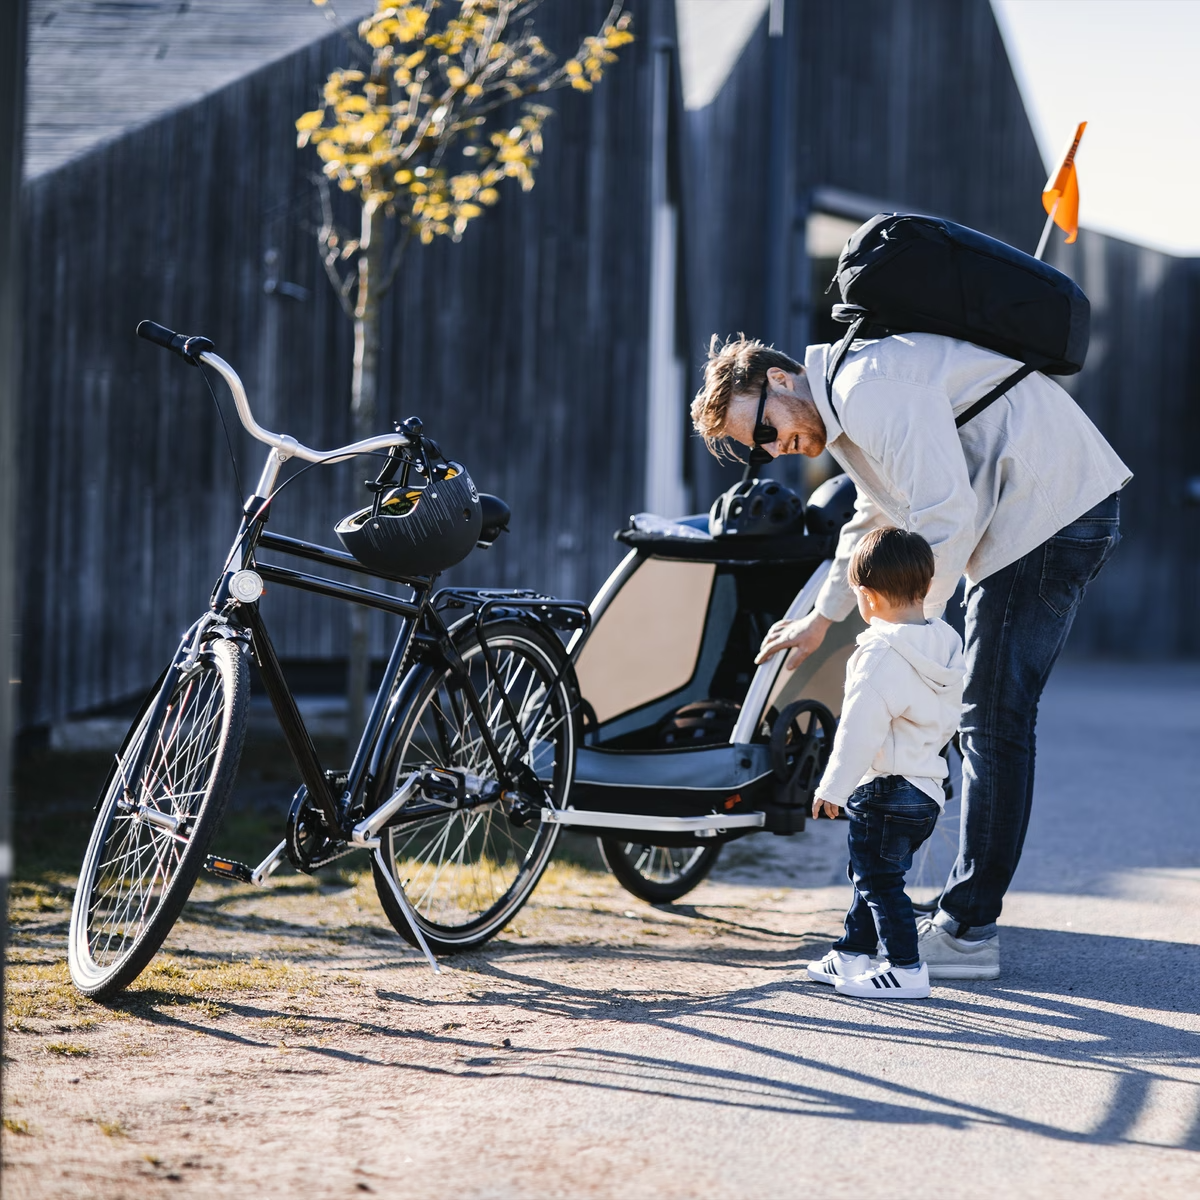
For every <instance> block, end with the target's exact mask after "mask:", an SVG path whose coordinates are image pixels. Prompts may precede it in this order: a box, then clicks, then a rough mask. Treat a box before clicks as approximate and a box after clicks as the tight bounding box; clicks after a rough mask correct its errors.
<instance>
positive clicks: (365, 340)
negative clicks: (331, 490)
mask: <svg viewBox="0 0 1200 1200" xmlns="http://www.w3.org/2000/svg"><path fill="white" fill-rule="evenodd" d="M383 240H384V215H383V212H382V210H381V209H378V208H374V207H367V206H364V207H363V214H362V235H361V242H360V254H359V259H358V289H357V294H356V301H357V302H356V304H355V306H354V378H353V382H352V384H351V390H350V415H351V423H352V428H353V434H354V440H355V441H358V440H359V439H360V438H367V437H371V436H372V435H373V434H376V433H378V432H379V430H378V429H377V428H376V408H377V405H376V401H377V399H378V395H379V296H378V294H377V293H378V290H379V285H380V282H381V280H382V274H383ZM372 474H377V472H372ZM369 617H370V612H369V610H368V609H365V608H363V607H362V606H361V605H358V604H354V605H351V606H350V653H349V660H348V662H347V670H346V753H347V758H350V757H352V756H353V754H354V748H355V746H356V745H357V741H358V738H359V736H360V734H361V733H362V729H363V725H364V724H365V722H366V698H367V684H368V675H369V671H370V660H369V657H368V655H369V650H370V646H369V641H368V639H369V634H370V626H369V623H368V620H369Z"/></svg>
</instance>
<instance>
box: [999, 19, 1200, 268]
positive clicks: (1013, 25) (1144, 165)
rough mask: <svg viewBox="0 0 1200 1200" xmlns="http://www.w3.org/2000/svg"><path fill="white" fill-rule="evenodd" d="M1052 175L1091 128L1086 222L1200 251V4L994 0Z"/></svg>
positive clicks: (1084, 148) (1082, 173)
mask: <svg viewBox="0 0 1200 1200" xmlns="http://www.w3.org/2000/svg"><path fill="white" fill-rule="evenodd" d="M992 7H993V9H994V10H995V12H996V16H997V19H998V20H999V23H1000V29H1001V31H1002V33H1003V34H1004V40H1005V43H1006V45H1007V46H1008V51H1009V57H1010V59H1011V60H1012V63H1013V69H1014V71H1015V72H1016V76H1017V82H1018V83H1019V84H1020V87H1021V92H1022V95H1023V96H1024V97H1025V107H1026V109H1027V110H1028V112H1029V117H1030V120H1031V121H1032V123H1033V129H1034V133H1035V135H1036V136H1037V139H1038V145H1039V146H1040V147H1041V150H1042V157H1043V158H1044V159H1045V160H1046V165H1047V169H1049V166H1050V164H1051V163H1052V162H1053V161H1055V160H1056V159H1057V158H1058V156H1059V154H1060V153H1061V152H1062V150H1063V148H1064V144H1065V143H1066V141H1067V140H1068V138H1069V137H1070V136H1071V134H1073V133H1074V131H1075V126H1076V125H1077V124H1078V123H1079V122H1080V121H1087V122H1088V128H1087V133H1086V134H1084V138H1083V142H1082V143H1081V145H1080V148H1079V153H1078V155H1077V156H1076V159H1075V161H1076V163H1077V165H1078V168H1079V195H1080V201H1079V223H1080V224H1081V225H1084V226H1086V227H1087V228H1089V229H1097V230H1100V231H1102V232H1104V233H1112V234H1115V235H1116V236H1117V237H1122V238H1126V239H1128V240H1129V241H1133V242H1140V243H1142V244H1143V245H1147V246H1154V247H1156V248H1158V249H1160V250H1167V251H1170V252H1171V253H1174V254H1189V255H1200V125H1198V122H1200V0H992Z"/></svg>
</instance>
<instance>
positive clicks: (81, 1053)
mask: <svg viewBox="0 0 1200 1200" xmlns="http://www.w3.org/2000/svg"><path fill="white" fill-rule="evenodd" d="M46 1052H47V1053H48V1054H62V1055H65V1056H67V1057H68V1058H87V1057H88V1055H89V1054H91V1051H90V1050H89V1049H88V1048H87V1047H86V1046H79V1045H76V1043H74V1042H47V1043H46Z"/></svg>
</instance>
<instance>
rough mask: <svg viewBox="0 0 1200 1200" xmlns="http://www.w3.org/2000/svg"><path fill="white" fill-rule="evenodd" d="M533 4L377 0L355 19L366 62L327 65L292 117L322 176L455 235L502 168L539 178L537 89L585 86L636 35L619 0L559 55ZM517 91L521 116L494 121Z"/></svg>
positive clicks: (494, 195)
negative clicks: (311, 95)
mask: <svg viewBox="0 0 1200 1200" xmlns="http://www.w3.org/2000/svg"><path fill="white" fill-rule="evenodd" d="M313 2H314V3H316V4H322V3H324V2H325V0H313ZM536 4H537V0H446V2H445V3H442V2H441V0H407V2H406V0H377V5H376V9H375V12H374V13H372V14H371V16H369V17H367V18H366V19H365V20H363V21H362V22H361V23H360V25H359V27H358V34H359V37H360V38H361V39H362V41H363V42H364V43H366V45H367V47H369V49H370V54H371V65H370V68H369V69H368V70H362V71H357V70H350V71H334V72H333V73H332V74H331V75H330V76H329V78H328V79H327V80H326V82H325V88H324V95H323V99H324V104H323V106H322V107H321V108H318V109H315V110H313V111H312V112H306V113H304V114H303V115H301V116H300V117H299V119H298V120H297V121H296V132H297V142H298V144H299V145H301V146H305V145H308V144H310V143H311V144H312V145H313V146H314V147H315V149H316V152H317V154H318V155H319V157H320V159H321V161H322V163H323V171H324V174H325V176H326V177H327V178H328V179H329V180H330V181H331V182H332V183H334V184H336V186H337V187H339V188H340V189H341V190H343V191H346V192H357V193H358V195H359V198H360V200H361V201H362V203H363V205H364V207H365V206H368V205H369V206H370V207H371V208H373V209H375V208H383V209H384V211H385V212H386V213H388V214H389V215H392V216H396V217H398V218H399V219H400V220H401V222H402V223H403V224H404V225H406V226H408V228H409V229H410V230H411V232H413V233H415V234H416V235H417V236H418V237H419V238H420V240H421V241H422V242H425V243H428V242H431V241H433V239H434V238H435V237H438V236H441V235H448V236H450V237H452V238H454V239H455V240H457V239H458V238H460V237H461V236H462V234H463V232H464V231H465V229H466V227H467V224H468V223H469V222H470V221H471V220H473V219H474V218H475V217H477V216H479V215H480V214H481V213H482V212H483V210H484V208H485V207H487V206H490V205H493V204H495V203H496V202H497V201H498V200H499V199H500V192H499V191H498V187H499V185H500V184H501V183H502V182H503V181H504V180H505V179H515V180H516V181H517V182H518V183H519V184H520V186H521V188H522V189H523V190H524V191H528V190H529V189H530V188H532V187H533V182H534V170H535V168H536V166H537V160H538V157H539V156H540V154H541V152H542V126H543V125H544V124H545V121H546V118H547V117H548V116H549V115H550V110H549V109H548V108H546V107H545V106H543V105H539V104H534V103H529V100H530V98H531V97H533V96H535V95H537V94H539V93H542V92H547V91H550V90H552V89H554V88H559V87H566V86H569V87H573V88H576V89H578V90H580V91H590V90H591V88H592V86H593V85H594V84H595V83H598V82H599V81H600V79H601V78H602V76H603V73H604V70H605V69H606V68H607V67H608V66H609V65H611V64H612V63H614V62H615V61H616V60H617V55H616V53H615V51H616V50H617V49H618V48H619V47H621V46H624V45H627V44H628V43H629V42H631V41H633V34H632V33H631V32H630V29H629V26H630V18H629V16H628V14H622V13H621V3H620V0H618V2H617V3H615V4H614V5H613V8H612V10H611V11H610V13H609V15H608V18H607V19H606V20H605V22H604V24H603V25H602V27H601V30H600V33H599V34H597V35H596V36H594V37H586V38H584V39H583V42H582V43H581V44H580V46H579V49H578V50H577V51H576V53H575V54H574V56H572V57H571V58H570V59H568V60H567V61H566V62H564V63H562V64H561V65H560V64H559V63H558V61H557V60H556V58H555V57H554V55H553V54H552V53H551V52H550V51H549V50H548V49H547V48H546V46H545V44H544V43H543V42H542V40H541V39H540V38H539V37H538V36H537V35H536V34H534V33H533V32H532V28H531V23H530V21H529V20H528V17H529V14H530V11H531V10H532V9H533V8H534V7H536ZM451 8H453V9H454V11H453V13H452V14H451V15H448V16H446V15H445V14H443V13H438V12H437V11H436V10H438V9H451ZM437 18H444V19H437ZM514 18H519V19H520V24H521V27H520V28H515V25H516V21H515V20H514V28H510V20H513V19H514ZM517 100H524V101H526V104H525V111H524V114H523V115H522V117H521V118H520V120H519V121H518V123H517V124H516V125H513V126H511V127H510V128H508V129H489V125H490V124H491V121H490V118H491V117H492V116H493V114H495V115H496V116H499V110H501V109H502V108H504V107H505V106H506V105H508V104H510V103H511V102H512V101H517ZM460 159H461V160H462V162H461V166H460V167H458V168H457V169H456V168H455V167H453V166H452V162H457V161H458V160H460Z"/></svg>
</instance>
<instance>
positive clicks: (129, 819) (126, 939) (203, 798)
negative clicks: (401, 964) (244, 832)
mask: <svg viewBox="0 0 1200 1200" xmlns="http://www.w3.org/2000/svg"><path fill="white" fill-rule="evenodd" d="M248 694H249V682H248V679H247V675H246V666H245V663H244V661H243V658H242V654H241V653H240V651H239V650H238V647H237V646H236V645H235V644H234V643H232V642H230V641H227V640H219V641H215V642H213V643H212V644H210V645H209V646H207V647H206V648H205V649H204V650H203V652H202V653H201V654H200V657H199V658H198V660H197V661H196V662H195V663H194V664H193V665H192V666H191V667H190V668H189V669H188V670H187V671H185V672H182V673H179V674H178V677H177V679H176V681H175V683H174V684H173V685H172V688H171V695H170V700H169V702H168V704H167V707H166V711H165V712H164V713H163V715H162V717H161V718H159V719H157V720H155V719H154V715H153V714H154V708H155V706H154V705H153V704H151V705H150V706H149V707H148V709H147V711H146V713H145V715H143V717H142V718H141V719H140V721H138V722H136V723H135V725H134V727H133V729H131V730H130V732H129V735H128V736H127V737H126V739H125V744H124V745H123V746H122V747H121V751H120V753H119V754H118V756H117V765H116V767H115V768H114V770H113V771H112V773H111V774H110V776H109V780H108V783H107V785H106V787H105V791H104V794H103V796H102V798H101V801H100V804H99V806H98V807H99V812H98V815H97V817H96V824H95V826H94V827H93V829H92V836H91V840H90V841H89V842H88V847H87V851H86V852H85V854H84V859H83V867H82V869H81V871H80V874H79V886H78V888H77V889H76V892H75V903H74V906H73V908H72V910H71V930H70V934H69V938H68V955H67V957H68V961H69V963H70V968H71V978H72V979H73V980H74V982H75V986H76V987H77V988H79V990H80V991H81V992H83V993H84V994H85V995H88V996H91V997H93V998H94V999H97V1000H100V999H104V998H106V997H108V996H111V995H112V994H113V993H115V992H118V991H120V990H121V989H122V988H124V987H127V986H128V985H129V984H130V983H132V982H133V980H134V979H136V978H137V977H138V975H140V974H141V972H142V971H143V970H144V969H145V967H146V965H147V964H148V963H149V962H150V960H151V959H152V958H153V957H154V955H155V953H157V951H158V948H159V946H161V945H162V943H163V940H164V939H165V938H166V936H167V934H168V933H169V932H170V931H171V926H172V925H174V924H175V921H176V920H177V919H178V917H179V913H180V911H181V910H182V908H183V905H184V903H185V901H186V900H187V898H188V895H189V894H190V892H191V890H192V885H193V884H194V883H195V882H196V876H197V875H198V874H199V872H200V867H201V865H202V864H203V862H204V855H205V853H206V851H207V850H208V846H209V843H210V842H211V841H212V837H213V834H214V833H215V832H216V828H217V825H218V824H219V822H220V820H221V815H222V813H223V812H224V810H225V805H226V803H227V801H228V799H229V792H230V789H231V787H232V785H233V779H234V775H235V774H236V773H237V764H238V759H239V758H240V756H241V752H242V740H243V738H244V737H245V733H246V717H247V714H248ZM147 742H148V743H149V746H150V751H149V754H148V755H147V757H146V765H145V766H144V767H143V768H142V771H141V773H140V775H139V776H138V778H136V779H134V780H130V781H129V784H128V787H126V786H125V771H124V769H123V764H127V763H130V762H131V761H132V760H133V758H134V757H135V756H136V755H137V752H138V750H139V749H140V748H141V746H142V745H144V744H146V743H147Z"/></svg>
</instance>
